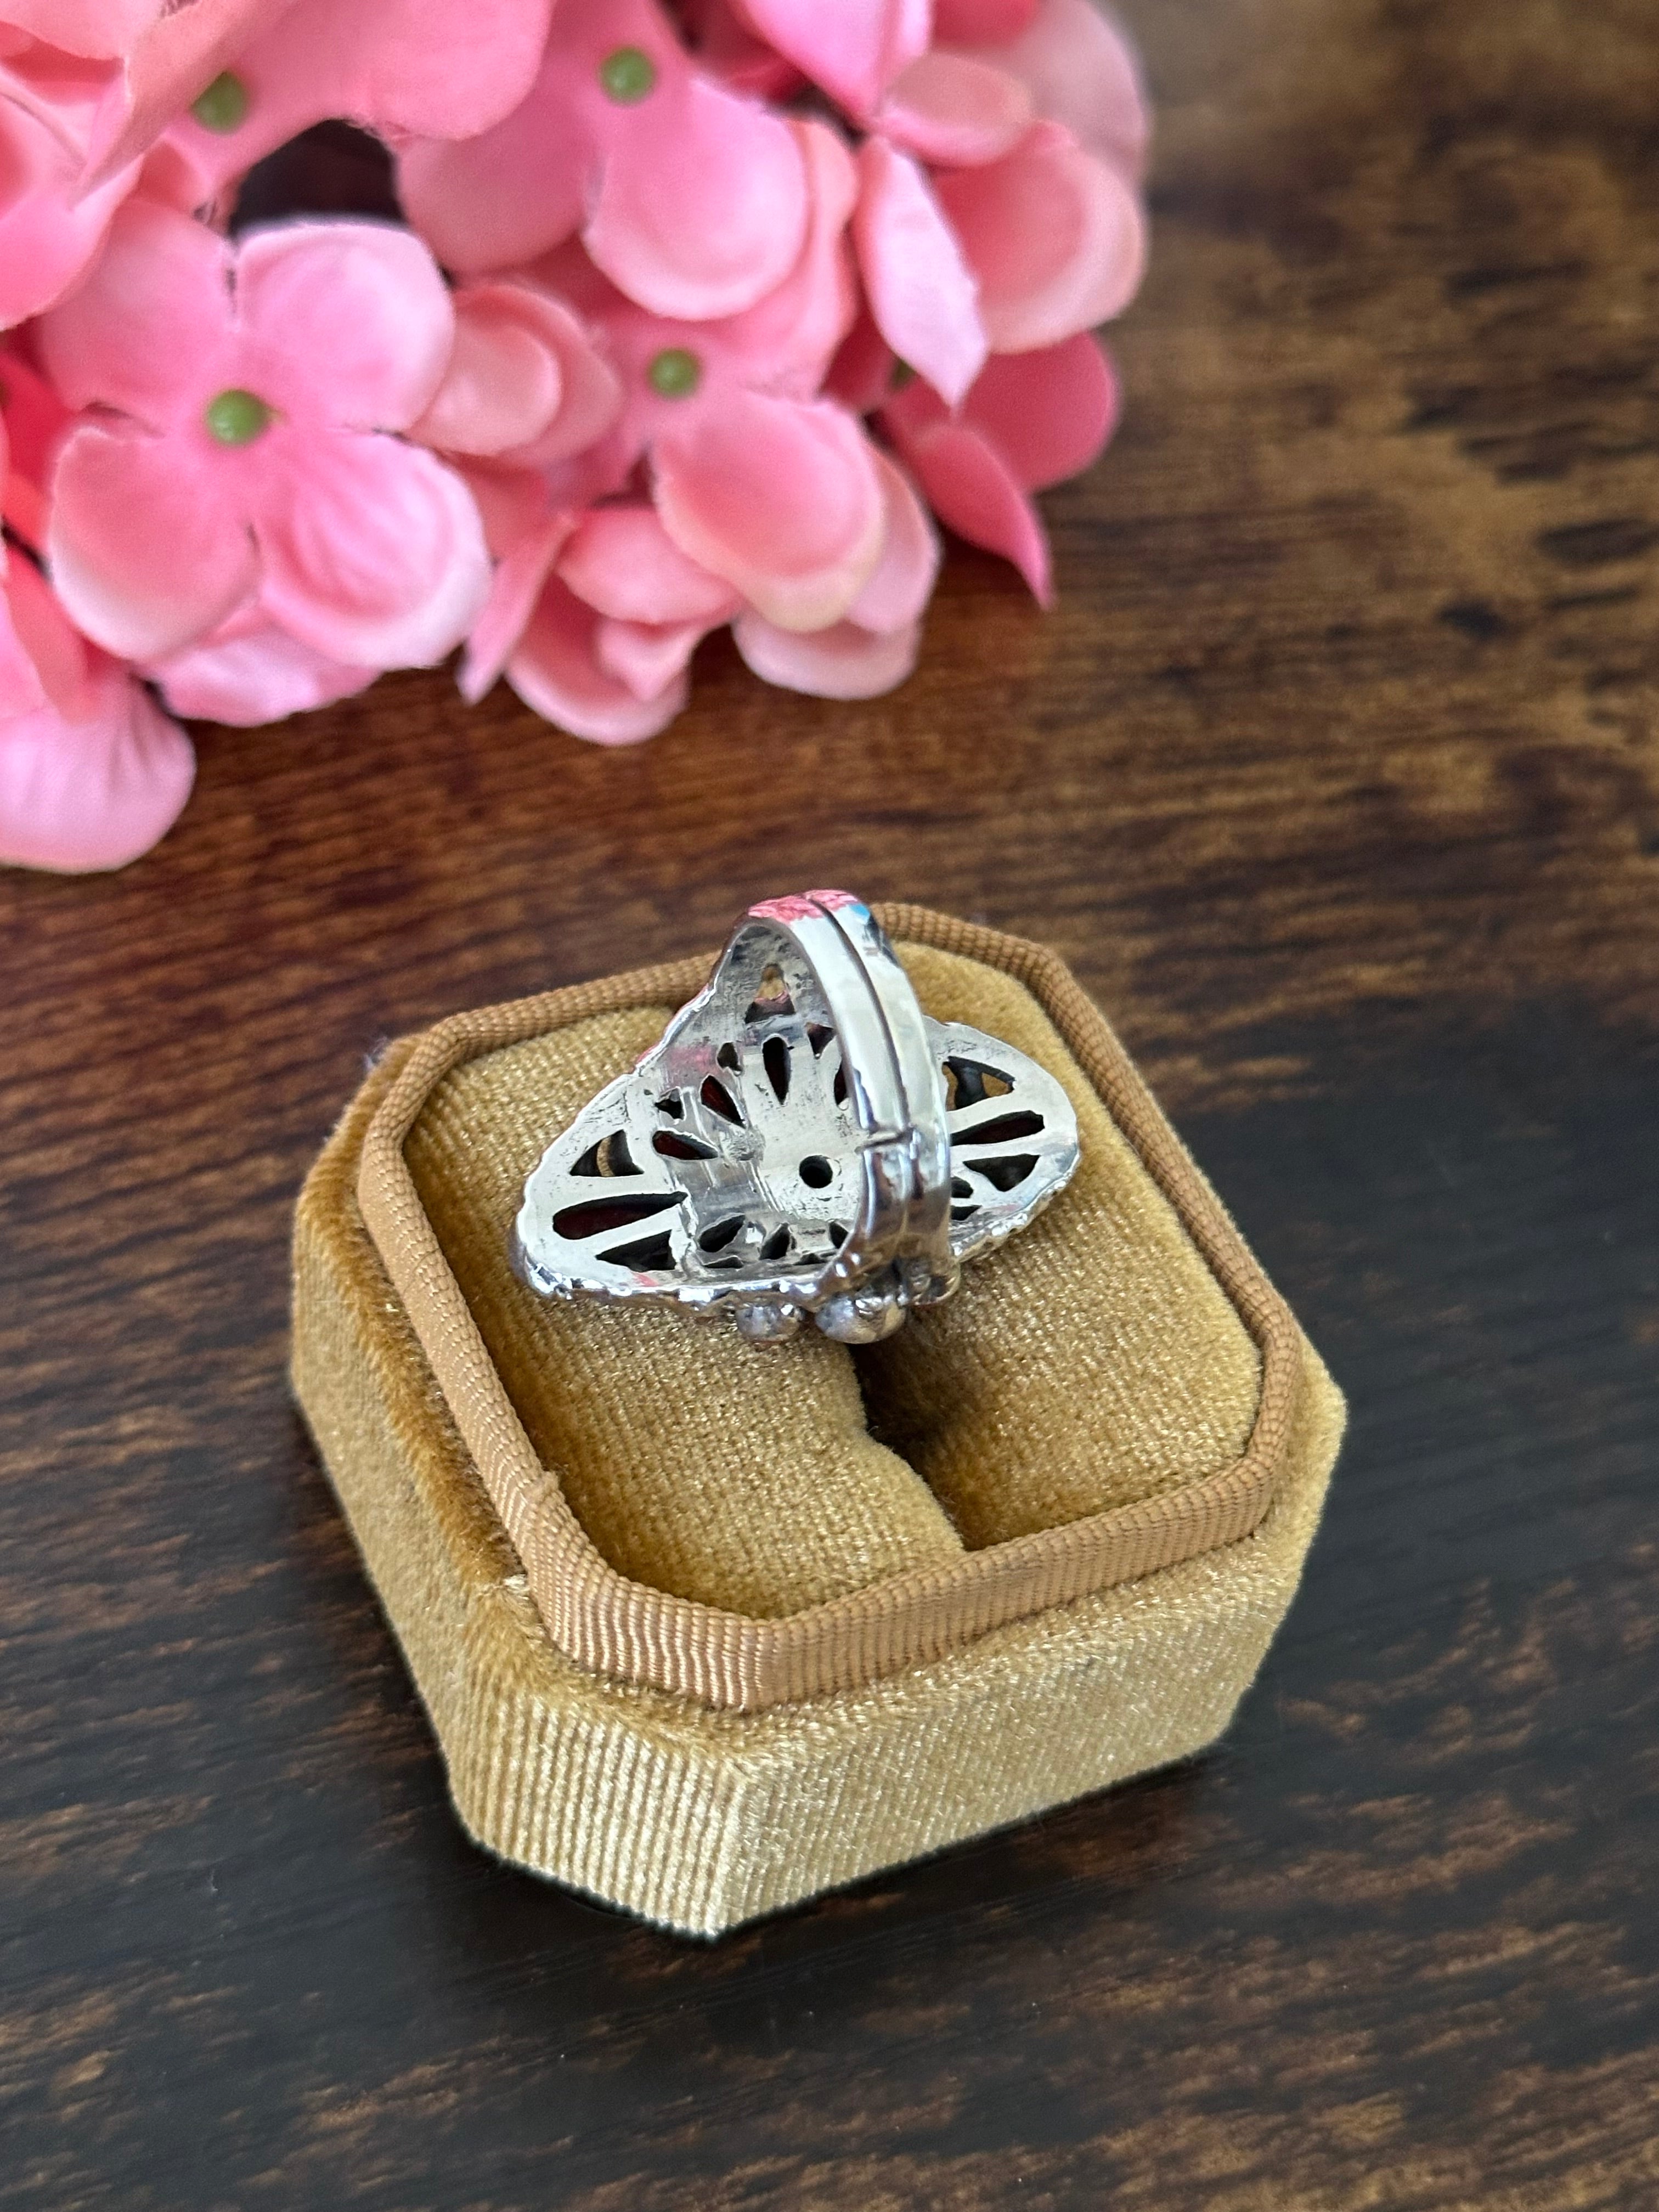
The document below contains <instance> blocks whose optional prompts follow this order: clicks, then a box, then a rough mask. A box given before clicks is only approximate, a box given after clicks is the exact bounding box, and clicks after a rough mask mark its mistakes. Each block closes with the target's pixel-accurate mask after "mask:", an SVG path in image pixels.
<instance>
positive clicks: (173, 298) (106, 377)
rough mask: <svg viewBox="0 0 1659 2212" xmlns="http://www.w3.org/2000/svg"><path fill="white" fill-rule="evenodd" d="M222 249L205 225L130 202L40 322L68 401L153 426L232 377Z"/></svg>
mask: <svg viewBox="0 0 1659 2212" xmlns="http://www.w3.org/2000/svg"><path fill="white" fill-rule="evenodd" d="M230 263H231V249H230V248H229V247H228V246H227V245H226V243H225V241H224V240H223V239H222V238H217V237H216V236H215V235H214V234H213V232H212V231H210V229H209V228H207V226H206V225H205V224H204V223H199V222H191V219H190V218H189V216H182V215H179V214H178V213H177V212H176V211H175V210H173V209H172V208H167V207H161V206H159V205H157V204H155V202H153V201H150V200H148V199H132V200H129V201H128V202H127V204H126V205H125V207H124V208H123V209H122V210H121V211H120V213H119V214H118V216H116V218H115V220H114V222H112V225H111V226H110V233H109V238H108V240H107V242H106V245H105V247H104V251H103V253H102V255H101V256H100V258H99V261H98V264H97V265H96V267H95V268H94V270H93V271H92V274H91V276H88V279H87V281H86V283H84V284H82V286H81V287H80V288H79V289H78V290H76V291H75V292H73V293H71V294H70V297H69V298H68V299H66V300H64V301H60V302H59V304H58V306H57V307H54V308H53V309H52V312H51V313H50V314H48V315H47V316H46V317H45V318H44V319H43V320H42V322H41V324H40V355H41V360H42V362H43V365H44V367H45V368H46V374H48V375H49V376H50V377H51V379H52V382H53V383H54V384H55V385H56V386H57V387H58V391H59V392H61V393H62V395H63V397H64V399H65V400H66V401H67V402H68V404H70V406H71V407H89V406H91V405H92V404H94V402H98V401H101V402H102V403H103V404H105V405H106V406H109V407H119V408H122V409H124V410H125V411H126V412H127V413H128V414H130V415H135V416H137V418H138V420H139V421H140V422H146V423H148V424H149V425H150V427H151V428H156V429H160V428H163V427H164V426H165V425H167V424H168V423H170V422H175V421H179V420H181V419H183V418H185V417H186V416H188V417H191V418H193V417H194V416H195V415H196V414H197V410H198V407H199V404H200V401H201V395H202V393H203V392H208V393H209V394H211V393H212V392H216V391H218V390H219V389H221V388H222V386H224V385H226V384H228V383H229V382H231V381H232V376H231V362H232V359H233V349H234V332H233V329H232V322H231V304H230V291H229V274H230Z"/></svg>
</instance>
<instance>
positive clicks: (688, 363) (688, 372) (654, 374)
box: [645, 346, 702, 399]
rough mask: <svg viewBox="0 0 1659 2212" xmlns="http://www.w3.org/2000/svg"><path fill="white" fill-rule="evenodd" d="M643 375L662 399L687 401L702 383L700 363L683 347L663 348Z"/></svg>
mask: <svg viewBox="0 0 1659 2212" xmlns="http://www.w3.org/2000/svg"><path fill="white" fill-rule="evenodd" d="M645 373H646V374H647V377H648V378H649V379H650V380H651V389H652V390H653V392H656V393H658V394H659V396H660V397H661V398H664V399H689V398H690V397H691V394H692V393H693V392H695V391H696V388H697V386H699V385H700V384H701V383H702V362H700V361H699V360H698V359H697V356H696V354H694V353H688V352H687V350H686V349H685V348H684V346H665V347H664V348H663V349H662V351H661V352H660V353H659V355H658V356H656V358H655V360H654V361H653V362H652V364H651V366H650V368H648V369H647V371H646V372H645Z"/></svg>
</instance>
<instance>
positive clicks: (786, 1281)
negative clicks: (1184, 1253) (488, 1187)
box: [514, 891, 1078, 1343]
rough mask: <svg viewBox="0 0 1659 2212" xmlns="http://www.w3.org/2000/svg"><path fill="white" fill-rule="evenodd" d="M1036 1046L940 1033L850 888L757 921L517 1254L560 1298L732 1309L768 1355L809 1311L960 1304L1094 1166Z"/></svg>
mask: <svg viewBox="0 0 1659 2212" xmlns="http://www.w3.org/2000/svg"><path fill="white" fill-rule="evenodd" d="M1077 1160H1078V1141H1077V1121H1076V1117H1075V1115H1073V1111H1072V1108H1071V1103H1070V1101H1069V1100H1068V1099H1067V1097H1066V1093H1065V1092H1064V1091H1063V1090H1062V1089H1061V1088H1060V1085H1059V1084H1058V1083H1056V1082H1055V1081H1054V1078H1053V1077H1052V1076H1050V1075H1048V1073H1045V1072H1044V1070H1043V1069H1042V1068H1040V1067H1039V1066H1037V1065H1036V1062H1035V1061H1034V1060H1030V1059H1028V1058H1027V1057H1026V1056H1025V1054H1023V1053H1018V1052H1016V1051H1014V1050H1013V1048H1012V1047H1011V1046H1009V1045H1006V1044H1003V1043H1001V1042H999V1041H998V1040H997V1039H996V1038H994V1037H989V1036H985V1035H984V1034H983V1033H982V1032H981V1031H980V1030H973V1029H967V1028H964V1027H962V1026H960V1025H959V1024H941V1023H939V1022H935V1021H933V1020H931V1019H930V1018H928V1017H927V1016H926V1015H925V1014H923V1012H921V1007H920V1006H918V1005H917V1003H916V998H915V992H914V991H913V990H912V989H911V987H910V982H909V979H908V976H907V975H905V973H904V970H903V969H902V967H901V966H900V965H899V963H898V961H897V959H896V957H895V956H894V953H893V950H892V947H891V945H890V944H889V943H888V941H887V939H886V938H885V937H884V934H883V933H882V931H881V929H880V928H879V927H878V924H877V922H876V921H875V918H874V916H873V915H872V914H871V912H870V910H869V908H867V907H866V906H864V905H862V904H860V902H859V901H858V900H857V899H855V898H854V897H852V896H851V895H850V894H849V893H848V892H846V891H810V892H807V893H805V894H804V895H802V896H799V897H793V898H784V899H772V900H768V901H766V902H764V903H763V904H762V905H759V906H755V907H751V908H750V909H749V912H748V913H747V914H746V915H744V918H743V920H742V921H740V922H739V923H738V927H737V928H736V930H735V931H734V933H733V934H732V940H731V942H730V944H729V945H727V946H726V951H725V953H724V954H723V956H722V957H721V959H720V963H719V965H718V966H717V967H716V969H715V970H714V975H713V976H712V977H711V979H710V981H708V984H707V985H706V986H705V987H704V988H703V989H702V991H701V992H700V993H699V994H698V995H697V996H696V998H695V999H693V1000H691V1001H690V1004H689V1005H688V1006H684V1007H683V1008H682V1009H681V1010H680V1012H678V1014H677V1015H676V1016H675V1017H674V1018H673V1020H672V1021H671V1023H670V1024H669V1025H668V1028H667V1030H665V1032H664V1035H663V1036H662V1039H661V1041H660V1042H659V1043H658V1044H656V1045H655V1046H653V1048H652V1050H651V1051H649V1052H648V1053H647V1054H646V1055H645V1057H644V1058H643V1059H642V1060H641V1061H640V1062H639V1064H638V1066H636V1067H635V1069H634V1071H633V1073H631V1074H629V1075H624V1076H621V1077H618V1079H617V1080H616V1081H615V1082H614V1083H611V1084H608V1085H606V1086H605V1089H604V1090H603V1091H600V1092H599V1096H598V1097H596V1098H595V1099H593V1100H592V1103H590V1104H589V1105H587V1106H586V1107H584V1108H583V1109H582V1111H581V1113H580V1115H578V1116H577V1118H576V1120H575V1121H574V1122H573V1123H572V1124H571V1126H570V1127H569V1128H568V1129H567V1130H566V1131H565V1132H564V1133H563V1134H562V1136H560V1137H557V1138H556V1139H554V1141H553V1143H552V1144H550V1146H548V1148H547V1151H546V1152H544V1154H543V1156H542V1158H541V1160H540V1162H539V1163H538V1165H537V1167H536V1168H535V1170H534V1171H533V1172H532V1175H531V1176H530V1179H529V1181H528V1182H526V1186H525V1194H524V1204H523V1206H522V1208H521V1209H520V1213H519V1217H518V1220H517V1223H516V1225H515V1232H514V1261H515V1264H516V1266H517V1267H518V1269H519V1272H520V1274H521V1275H522V1276H523V1278H524V1279H525V1281H526V1282H527V1283H528V1284H529V1285H531V1287H532V1289H534V1290H537V1291H542V1292H543V1293H544V1294H545V1295H547V1296H549V1297H574V1296H576V1295H578V1294H589V1295H593V1296H597V1297H608V1298H621V1299H627V1298H655V1299H662V1298H669V1299H673V1300H676V1301H678V1304H681V1305H684V1306H686V1307H689V1308H690V1309H692V1310H695V1311H698V1312H704V1313H715V1312H720V1311H730V1312H731V1313H732V1314H733V1315H734V1316H735V1317H736V1320H737V1323H738V1328H740V1329H741V1330H742V1331H743V1333H744V1334H745V1335H746V1336H748V1337H750V1339H751V1340H754V1341H756V1342H762V1343H764V1342H775V1341H777V1340H781V1339H782V1338H784V1337H787V1336H789V1335H792V1334H793V1333H794V1331H795V1330H796V1329H797V1328H799V1326H800V1323H801V1321H802V1319H803V1318H804V1317H805V1316H808V1315H810V1316H812V1317H813V1318H815V1319H816V1321H817V1325H818V1327H819V1328H822V1329H823V1330H824V1331H825V1332H826V1333H827V1334H829V1335H831V1336H834V1337H837V1338H839V1339H841V1340H842V1341H843V1342H847V1343H871V1342H873V1341H874V1340H876V1339H878V1338H879V1337H883V1336H886V1335H888V1334H890V1333H891V1331H892V1330H893V1329H895V1328H897V1327H898V1326H899V1325H900V1324H901V1323H902V1321H903V1319H904V1316H905V1313H906V1311H907V1310H908V1308H909V1307H911V1306H913V1305H927V1304H933V1303H935V1302H936V1301H937V1300H939V1299H940V1298H945V1297H949V1296H950V1295H951V1291H954V1290H955V1288H956V1286H957V1281H958V1279H959V1277H960V1273H961V1269H962V1266H963V1262H964V1261H969V1260H972V1259H975V1258H976V1257H977V1256H978V1255H980V1254H981V1253H983V1252H987V1251H989V1250H990V1249H993V1248H994V1246H996V1245H998V1244H1000V1243H1002V1242H1003V1241H1004V1240H1005V1239H1006V1237H1011V1236H1012V1235H1013V1233H1014V1232H1015V1231H1017V1230H1018V1229H1022V1228H1024V1225H1025V1224H1026V1223H1027V1222H1029V1221H1030V1219H1031V1218H1032V1217H1033V1216H1034V1215H1035V1214H1036V1213H1037V1212H1039V1211H1040V1210H1041V1208H1042V1206H1045V1205H1046V1204H1047V1203H1048V1200H1050V1199H1051V1198H1052V1197H1053V1196H1054V1194H1055V1193H1056V1192H1057V1191H1059V1190H1060V1189H1062V1188H1064V1186H1065V1184H1066V1182H1068V1181H1069V1180H1070V1177H1071V1176H1072V1173H1073V1170H1074V1169H1075V1168H1076V1166H1077Z"/></svg>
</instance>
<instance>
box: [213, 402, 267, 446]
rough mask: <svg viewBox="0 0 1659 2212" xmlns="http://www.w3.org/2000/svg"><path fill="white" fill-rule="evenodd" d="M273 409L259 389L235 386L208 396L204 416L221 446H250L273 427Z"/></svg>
mask: <svg viewBox="0 0 1659 2212" xmlns="http://www.w3.org/2000/svg"><path fill="white" fill-rule="evenodd" d="M271 413H272V410H271V409H270V408H269V407H267V406H266V404H265V403H264V400H263V399H261V398H260V397H259V395H258V392H239V391H236V390H234V389H233V390H231V391H229V392H219V393H217V394H216V397H215V398H211V399H210V400H209V402H208V404H207V409H206V411H205V413H204V416H203V420H204V422H206V424H207V428H208V435H209V437H210V438H214V439H216V440H217V441H218V442H219V444H220V445H222V446H251V445H252V443H253V441H254V440H255V439H256V438H258V437H260V436H263V435H264V432H265V431H266V430H267V429H269V428H270V418H271Z"/></svg>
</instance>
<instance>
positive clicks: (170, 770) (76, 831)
mask: <svg viewBox="0 0 1659 2212" xmlns="http://www.w3.org/2000/svg"><path fill="white" fill-rule="evenodd" d="M195 774H196V757H195V755H194V753H193V752H192V751H191V744H190V740H189V738H186V737H185V733H184V732H183V731H182V730H181V729H179V726H178V725H177V724H176V723H174V722H171V721H169V720H167V716H166V715H165V714H163V713H162V712H161V708H159V707H158V706H157V705H156V704H155V701H154V700H153V699H151V698H150V697H149V694H148V693H147V692H145V691H144V690H142V689H141V688H140V687H139V685H137V684H135V683H134V682H133V681H132V680H131V678H130V677H129V676H128V675H127V673H126V671H125V669H122V668H119V667H118V666H117V665H115V664H114V663H113V662H112V661H107V660H106V661H102V662H100V664H99V665H98V666H97V668H96V671H95V672H94V677H93V678H92V682H91V684H90V687H89V696H88V700H87V702H86V711H85V713H84V714H82V715H81V716H79V717H77V718H76V720H66V719H65V717H64V716H63V715H62V714H59V713H58V711H57V709H56V708H52V707H42V708H39V709H38V710H37V711H36V712H35V713H33V714H23V715H20V716H18V717H17V718H15V720H11V721H7V722H0V860H4V861H9V862H10V863H11V864H12V865H14V866H23V867H31V868H58V869H63V870H65V871H68V872H82V871H84V870H87V869H92V868H121V867H125V866H126V864H127V862H128V861H129V860H137V857H138V855H139V854H141V853H144V852H148V851H149V848H150V847H151V846H152V845H153V844H155V842H156V840H157V838H159V837H161V836H163V835H164V833H165V832H166V831H167V829H170V828H171V826H172V824H173V822H174V821H175V820H176V819H177V818H178V816H179V811H180V810H181V809H182V808H183V806H184V804H185V799H188V798H189V796H190V787H191V781H193V779H194V776H195Z"/></svg>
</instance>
